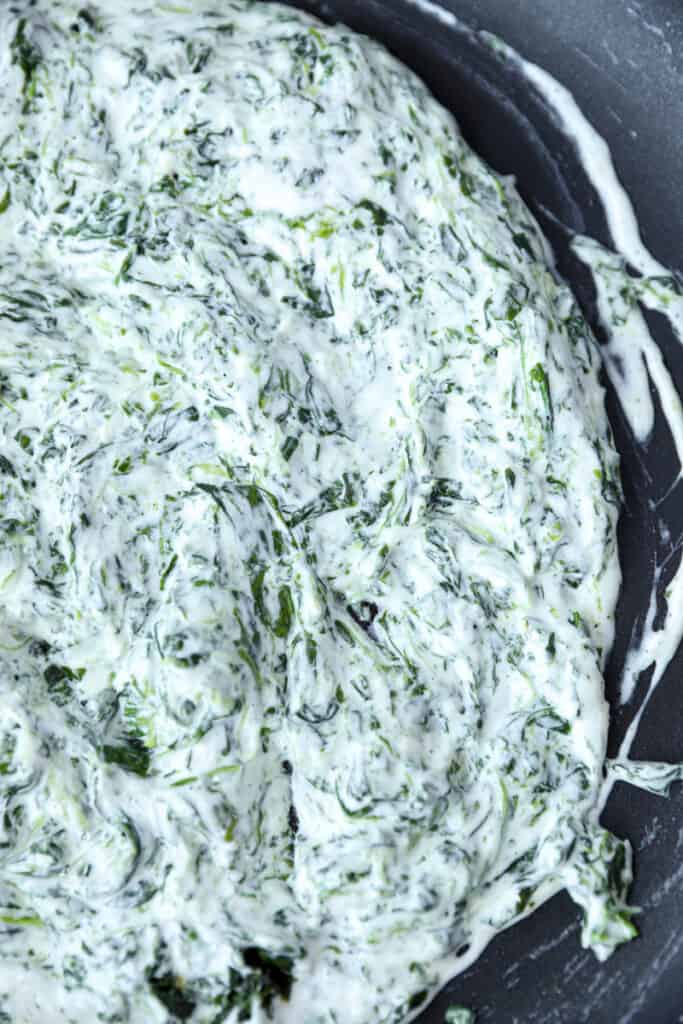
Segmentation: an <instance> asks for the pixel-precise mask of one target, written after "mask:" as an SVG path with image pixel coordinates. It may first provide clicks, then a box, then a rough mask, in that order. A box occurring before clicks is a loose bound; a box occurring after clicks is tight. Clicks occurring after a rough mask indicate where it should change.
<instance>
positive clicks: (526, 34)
mask: <svg viewBox="0 0 683 1024" xmlns="http://www.w3.org/2000/svg"><path fill="white" fill-rule="evenodd" d="M291 2H293V3H294V5H295V6H298V7H301V8H304V9H306V10H308V11H311V12H312V13H314V14H317V15H318V16H320V17H322V18H324V19H325V20H328V21H343V22H345V23H346V24H348V25H349V26H350V27H352V28H354V29H356V30H358V31H361V32H364V33H366V34H368V35H371V36H373V37H375V38H376V39H379V40H380V41H381V42H383V43H384V44H385V45H387V46H388V47H389V49H390V50H392V51H393V52H394V53H395V54H396V55H397V56H398V57H399V58H401V59H402V60H403V61H404V63H406V64H407V65H408V66H410V67H412V68H413V69H414V70H415V71H416V72H417V73H418V74H419V75H420V76H421V77H422V78H423V79H424V80H425V81H426V82H427V84H428V85H429V86H430V87H431V89H432V91H433V92H434V93H435V95H436V96H437V97H438V99H439V100H440V101H441V102H442V103H443V104H444V105H445V106H447V107H448V108H449V109H450V110H451V111H452V112H453V113H454V114H455V116H456V118H457V119H458V121H459V123H460V125H461V127H462V129H463V133H464V135H465V137H466V139H467V141H468V142H469V143H470V144H471V145H472V146H473V148H474V149H475V150H476V151H477V152H478V153H479V154H480V155H481V156H483V157H484V158H485V159H486V160H487V161H488V162H489V163H490V164H491V165H492V166H493V167H494V168H495V169H496V170H497V171H499V172H501V173H505V174H513V175H515V177H516V178H517V184H518V188H519V191H520V193H521V194H522V197H523V198H524V199H525V201H526V202H527V203H528V205H529V206H530V207H531V209H532V211H533V212H534V213H535V215H536V217H537V218H538V220H539V222H540V223H541V226H542V228H543V230H544V231H545V233H546V235H547V237H548V238H549V239H550V241H551V242H552V244H553V247H554V249H555V253H556V257H557V263H558V268H559V270H560V272H561V273H562V274H563V275H564V276H565V278H567V279H568V280H569V281H570V283H571V285H572V287H573V289H574V292H575V294H576V295H577V297H578V299H579V301H580V302H581V305H582V306H583V309H584V312H585V313H586V315H587V317H588V319H589V320H590V322H591V323H592V325H593V326H594V328H595V330H596V333H597V334H598V336H599V335H600V330H599V324H598V323H597V319H596V314H595V308H594V295H593V290H592V285H591V281H590V278H589V276H588V275H587V273H586V272H585V271H584V270H582V268H581V266H580V264H579V263H578V261H577V260H576V259H575V258H574V257H573V256H572V254H571V252H570V250H569V244H568V243H569V241H570V236H571V232H584V233H586V234H589V235H591V236H592V237H594V238H597V239H598V240H599V241H602V242H603V243H605V244H609V234H608V232H607V228H606V224H605V219H604V216H603V213H602V208H601V206H600V202H599V200H598V197H597V196H596V194H595V192H594V191H593V189H592V187H591V185H590V184H589V182H588V179H587V177H586V175H585V173H584V172H583V170H582V167H581V164H580V161H579V160H578V157H577V155H576V153H575V151H574V149H573V146H572V144H571V142H570V141H569V140H568V139H567V138H566V137H565V136H564V135H563V134H562V131H561V129H560V128H559V126H558V125H557V123H556V122H555V120H554V118H553V116H552V114H551V112H550V111H549V109H548V107H547V106H546V105H545V103H544V102H543V100H542V98H541V97H540V96H538V95H537V94H536V93H535V92H534V91H533V89H532V88H531V86H530V85H529V83H528V82H527V81H526V79H525V78H524V76H523V74H522V73H521V72H520V70H519V69H518V68H516V67H514V66H513V65H511V64H510V63H509V62H508V63H505V62H503V61H501V60H500V58H498V57H496V56H495V54H494V53H493V52H492V51H491V49H490V48H489V47H488V46H486V45H485V44H484V42H483V41H482V39H481V38H480V37H478V36H477V35H476V33H475V32H472V31H469V30H466V29H467V28H469V29H484V30H486V31H489V32H493V33H495V34H497V35H499V36H501V37H502V38H503V39H505V41H506V42H508V43H510V44H511V45H512V46H513V47H514V48H515V49H516V50H518V52H520V54H521V55H522V56H524V57H526V58H528V59H530V60H532V61H534V62H536V63H539V64H540V65H541V66H543V67H544V68H546V69H547V70H548V71H550V72H551V73H552V74H553V75H554V76H555V77H556V78H557V79H559V80H560V81H561V82H563V83H564V84H565V85H567V86H568V87H569V88H570V89H571V90H572V92H573V93H574V96H575V98H576V99H577V101H578V103H579V105H580V106H581V108H582V110H583V112H584V113H585V114H586V115H587V117H588V118H589V119H590V121H591V122H592V123H593V124H594V126H595V127H596V128H597V130H598V131H599V132H600V134H601V135H603V136H604V138H605V139H606V140H607V141H608V143H609V145H610V147H611V150H612V156H613V159H614V162H615V165H616V168H617V172H618V174H619V176H620V178H621V180H622V182H623V183H624V185H625V186H626V188H627V191H628V192H629V194H630V196H631V199H632V201H633V203H634V206H635V209H636V212H637V214H638V218H639V222H640V225H641V229H642V232H643V237H644V240H645V243H646V245H647V246H648V247H649V248H650V250H651V251H652V252H653V254H654V255H655V256H656V257H657V258H658V259H659V260H661V261H662V262H663V263H664V264H666V265H667V266H669V267H671V268H672V269H674V270H676V271H679V272H681V271H683V253H682V252H681V246H680V232H681V225H683V190H682V189H681V188H680V170H681V167H683V137H682V136H681V132H680V126H681V125H682V124H683V9H682V8H681V7H680V4H679V2H678V0H648V2H645V0H639V2H638V0H631V2H630V3H626V2H625V0H621V2H618V3H615V2H614V0H610V2H605V0H599V2H598V0H562V2H559V0H536V2H534V3H533V4H532V3H529V2H528V0H506V2H505V3H502V2H501V0H441V6H442V7H444V8H445V9H447V10H449V11H451V12H454V13H455V14H457V16H458V18H459V19H461V22H462V23H463V25H462V26H461V27H460V28H458V27H456V26H450V25H448V24H445V23H442V22H440V21H438V20H437V19H435V18H434V16H433V15H431V14H430V13H429V12H428V11H426V10H423V9H421V8H420V7H418V6H416V5H415V4H414V3H412V2H410V0H291ZM650 323H651V326H652V329H653V334H654V336H655V338H656V339H657V341H658V342H659V344H660V345H661V347H662V350H663V352H664V356H665V359H666V361H667V364H668V366H669V369H670V371H671V373H672V375H673V378H674V380H675V382H676V386H677V388H678V390H679V392H683V351H682V350H681V348H680V345H679V344H678V342H677V341H676V339H675V338H674V337H673V335H672V334H671V333H670V332H669V330H668V328H667V326H666V325H665V324H664V322H663V321H662V320H661V319H658V318H657V317H653V318H650ZM608 411H609V414H610V419H611V422H612V426H613V430H614V433H615V438H616V441H617V446H618V448H619V451H620V453H621V456H622V476H623V482H624V489H625V495H626V505H625V508H624V511H623V514H622V519H621V523H620V550H621V562H622V570H623V573H624V584H623V589H622V595H621V600H620V605H619V611H618V617H617V633H616V641H615V646H614V650H613V653H612V657H611V660H610V664H609V667H608V671H607V693H608V696H609V698H610V700H611V701H612V705H613V718H612V723H613V724H612V730H611V737H610V753H614V752H615V751H616V748H617V746H618V743H619V739H620V737H621V736H623V734H624V731H625V729H626V727H627V726H628V723H629V721H630V720H631V718H632V716H633V711H634V706H633V705H627V706H626V707H624V708H620V707H619V706H618V702H617V693H618V681H619V675H620V670H621V667H622V665H623V661H624V657H625V654H626V651H627V650H628V647H629V643H630V640H631V637H632V636H633V635H634V632H635V635H637V632H638V629H639V626H640V624H641V623H642V617H643V615H644V613H645V610H646V608H647V603H648V600H649V594H650V587H651V581H652V578H653V573H654V567H655V563H656V561H659V562H661V561H662V560H663V559H664V558H665V557H666V555H667V554H669V553H670V550H669V549H671V550H673V551H674V554H673V556H672V557H671V558H670V560H669V563H668V572H665V574H664V580H663V582H664V584H666V581H667V579H668V578H669V577H670V575H671V574H672V572H673V570H674V569H675V568H676V565H677V562H678V559H679V554H678V553H676V552H677V551H678V543H679V541H680V540H681V537H682V534H683V485H680V484H679V486H678V487H676V488H673V489H672V487H671V485H672V483H673V482H674V481H675V480H676V477H677V473H678V469H679V467H678V463H677V461H676V457H675V452H674V449H673V445H672V443H671V439H670V436H669V434H668V432H667V430H666V429H665V428H664V427H663V425H662V424H661V422H659V423H658V424H657V426H656V428H655V432H654V434H653V436H652V437H651V438H650V439H649V441H648V443H647V444H646V445H644V446H637V445H635V444H634V442H633V440H632V438H631V437H630V435H629V432H628V429H627V428H626V426H625V421H624V419H623V416H622V414H621V412H620V409H619V405H618V401H617V399H616V396H615V394H614V393H613V392H612V391H611V390H609V389H608ZM658 522H660V523H661V522H664V523H665V524H667V525H668V528H669V532H670V539H669V540H668V541H667V542H666V544H665V543H664V541H663V540H662V539H661V538H662V536H663V534H662V531H661V529H658ZM681 611H683V609H682V610H681ZM682 675H683V656H681V654H680V652H679V655H678V656H677V658H675V659H674V661H673V662H672V664H671V665H670V666H669V669H668V672H667V674H666V676H665V678H664V680H663V682H662V683H661V685H660V686H659V688H658V689H657V691H656V692H655V695H654V698H653V700H652V702H651V703H650V705H649V707H648V710H647V713H646V715H645V717H644V719H643V722H642V725H641V728H640V731H639V733H638V737H637V739H636V743H635V746H634V748H633V755H634V756H635V757H640V758H651V759H657V760H670V761H676V760H680V759H681V758H682V757H683V715H681V709H682V708H683V691H682V689H681V676H682ZM645 682H646V681H645V680H643V681H641V686H640V690H641V691H642V688H643V686H644V685H645ZM636 696H637V695H636ZM603 820H604V822H605V824H606V825H607V827H608V828H610V829H611V830H613V831H614V832H616V833H617V834H618V835H622V836H627V837H629V838H630V840H631V842H632V844H633V847H634V853H635V868H636V880H635V884H634V887H633V890H632V894H631V902H632V903H633V904H634V905H635V906H638V907H640V908H642V914H641V915H640V916H639V919H638V924H639V927H640V930H641V936H640V938H638V939H637V940H636V941H634V942H632V943H630V944H629V945H628V946H626V947H622V948H621V949H620V950H618V951H617V953H616V954H615V955H614V956H613V958H612V959H611V960H609V961H608V962H607V963H606V964H602V965H601V964H599V963H598V962H597V961H596V960H595V958H594V957H593V954H592V953H589V952H586V951H583V950H582V949H581V948H580V944H579V920H578V912H577V911H576V910H575V908H573V907H572V905H571V903H570V900H569V898H568V897H567V896H565V895H561V896H558V897H556V898H555V899H553V900H552V901H550V902H549V903H548V904H546V905H545V906H543V907H542V908H541V909H540V910H538V911H537V912H536V913H535V914H533V916H532V917H530V918H528V919H527V920H526V921H523V922H522V923H521V924H518V925H516V926H515V927H514V928H512V929H511V930H510V931H508V932H506V933H504V934H503V935H501V936H499V937H498V938H497V939H496V940H495V941H494V942H493V943H492V944H491V945H490V947H489V948H488V950H487V951H486V953H485V954H484V955H483V956H482V958H481V959H480V960H479V961H478V962H477V963H476V964H475V966H474V967H473V968H471V969H470V970H469V971H468V972H467V973H465V974H464V975H462V976H461V977H459V978H457V979H455V980H454V981H453V982H452V983H451V984H450V985H449V986H448V987H447V988H446V990H445V991H444V992H443V993H442V994H441V995H440V996H439V997H438V998H437V999H436V1000H435V1001H434V1003H433V1004H432V1005H431V1006H430V1007H429V1008H428V1009H427V1010H426V1011H425V1012H424V1013H423V1014H422V1016H421V1017H420V1018H419V1021H420V1024H437V1022H438V1024H441V1022H442V1021H443V1019H444V1013H445V1010H446V1008H447V1007H448V1006H450V1005H452V1004H453V1003H455V1004H463V1005H466V1006H469V1007H472V1008H473V1009H475V1010H476V1011H477V1022H478V1024H484V1022H487V1021H488V1022H493V1024H582V1022H588V1021H590V1022H591V1024H675V1022H677V1021H683V929H682V928H681V924H680V922H681V920H683V791H681V789H676V790H675V791H674V793H673V796H672V797H671V798H670V799H669V800H663V799H662V798H660V797H656V796H651V795H649V794H647V793H644V792H641V791H639V790H635V789H632V788H630V787H628V788H627V787H625V786H617V788H616V789H615V791H614V792H613V794H612V796H611V797H610V800H609V802H608V805H607V808H606V811H605V814H604V816H603Z"/></svg>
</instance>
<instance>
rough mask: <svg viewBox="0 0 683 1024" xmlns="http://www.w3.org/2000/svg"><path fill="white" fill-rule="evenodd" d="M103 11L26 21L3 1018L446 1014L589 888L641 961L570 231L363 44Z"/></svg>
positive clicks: (11, 496) (6, 67) (243, 13)
mask: <svg viewBox="0 0 683 1024" xmlns="http://www.w3.org/2000/svg"><path fill="white" fill-rule="evenodd" d="M19 6H21V5H19ZM81 11H82V7H81V5H80V4H75V3H74V4H72V3H71V2H64V3H48V2H47V0H43V2H41V3H38V4H37V5H36V6H29V5H25V10H23V14H22V13H19V14H16V13H15V14H11V13H10V12H9V10H7V11H5V12H3V14H2V16H1V17H0V84H1V85H2V88H1V89H0V108H1V112H2V120H3V124H4V125H5V126H6V128H5V131H6V137H5V140H4V142H3V144H2V149H1V151H0V157H1V159H2V182H3V188H4V198H3V194H2V190H1V189H0V209H1V210H2V212H1V213H0V236H1V238H2V244H3V256H4V259H3V263H2V267H1V268H0V303H1V306H0V312H1V313H2V323H3V336H2V342H1V343H0V371H1V372H2V374H3V376H2V383H3V390H2V394H1V397H2V405H1V406H0V439H1V440H0V443H1V452H2V454H3V459H4V460H5V461H4V462H3V463H2V464H1V466H0V468H1V469H2V472H3V482H2V487H3V489H2V501H3V509H2V516H3V518H2V523H3V528H4V529H5V536H6V541H5V543H4V544H3V547H2V550H1V551H0V558H1V559H2V565H1V567H0V570H1V571H0V581H1V583H2V586H3V607H2V611H1V612H0V643H2V665H3V673H2V677H1V679H0V700H1V701H2V708H3V718H2V730H3V732H2V748H1V750H2V754H1V755H0V765H2V773H1V774H0V786H2V790H1V792H2V797H3V800H4V801H5V810H6V812H7V813H6V815H5V818H4V824H3V828H4V830H5V831H4V833H3V847H2V849H0V864H1V865H2V868H1V873H0V903H1V905H2V912H1V913H0V922H1V926H2V928H3V930H4V934H3V943H4V950H5V952H4V957H3V960H2V962H1V963H0V995H1V997H2V1000H4V1003H2V1005H3V1008H4V1006H7V1008H8V1013H9V1014H10V1019H12V1020H17V1021H22V1022H24V1021H25V1022H27V1024H34V1022H38V1021H40V1024H49V1022H50V1021H55V1022H56V1021H60V1022H61V1021H74V1022H79V1024H81V1022H83V1021H85V1020H91V1019H94V1017H95V1015H96V1014H98V1013H99V1014H103V1015H104V1016H103V1017H102V1019H110V1020H112V1021H113V1020H119V1021H122V1022H131V1024H138V1022H143V1021H144V1022H145V1024H147V1022H155V1021H158V1022H160V1024H161V1022H165V1021H168V1020H171V1019H173V1018H172V1016H171V1010H172V1008H173V1007H175V1009H176V1011H177V1016H179V1017H184V1018H185V1019H190V1020H192V1021H196V1022H200V1021H201V1022H205V1021H206V1022H217V1021H218V1020H221V1021H228V1022H229V1024H234V1022H235V1021H237V1020H241V1019H251V1020H252V1021H261V1020H263V1019H265V1015H266V1008H264V1007H267V1006H270V1008H271V1009H272V1011H273V1013H274V1017H275V1020H276V1021H277V1022H278V1024H289V1022H292V1024H294V1022H296V1024H338V1022H341V1021H342V1020H343V1021H344V1024H380V1022H387V1024H388V1022H398V1021H405V1020H407V1019H408V1018H410V1017H411V1016H412V1015H413V1014H414V1013H417V1012H419V1010H420V1008H421V1007H422V1006H423V1005H424V1002H425V1000H426V998H427V994H428V993H430V992H432V991H433V990H434V989H435V988H437V987H438V986H439V985H441V984H442V983H443V982H444V981H445V980H446V978H448V977H450V976H452V975H453V974H454V973H457V972H458V971H459V970H462V969H463V968H464V967H465V966H467V965H468V964H469V963H471V962H472V961H473V960H474V959H475V958H476V956H477V955H478V954H479V952H480V951H481V950H482V949H483V947H484V946H485V945H486V943H487V942H488V941H489V939H490V938H491V937H492V936H493V935H495V934H496V932H498V931H499V930H501V929H502V928H504V927H507V926H508V925H509V924H511V923H512V922H514V921H515V920H517V919H519V917H521V916H523V915H524V914H527V913H529V912H531V910H532V909H533V908H534V907H535V906H537V905H538V904H539V903H540V902H542V901H543V900H544V899H546V898H547V897H549V896H550V895H552V894H553V893H554V892H556V891H558V890H559V889H561V888H567V889H568V890H569V892H570V893H571V895H572V897H573V898H574V899H575V900H576V901H577V902H578V903H579V904H580V905H581V906H582V908H583V911H584V915H585V920H584V929H583V941H584V943H585V944H586V945H590V946H591V947H592V948H593V949H594V950H595V952H596V954H597V955H598V956H601V957H604V956H606V955H608V954H609V952H610V951H611V950H612V949H613V948H614V946H615V944H617V943H618V942H620V941H624V940H625V939H627V938H629V937H630V936H631V935H632V934H633V928H632V925H631V924H630V921H629V913H628V910H627V908H626V907H625V905H624V903H623V900H624V896H625V891H626V888H627V886H628V883H629V881H630V850H629V847H628V844H625V843H622V842H621V841H619V840H617V839H615V838H614V837H612V836H610V835H609V834H608V833H606V832H605V831H604V830H602V829H601V827H600V825H599V822H598V813H599V809H600V800H601V795H602V789H603V764H604V757H605V743H606V732H607V708H606V705H605V702H604V698H603V693H602V677H601V671H602V667H603V665H604V661H605V658H606V656H607V653H608V650H609V647H610V645H611V639H612V629H613V622H612V619H613V610H614V606H615V602H616V597H617V593H618V586H619V570H618V561H617V556H616V542H615V527H616V519H617V513H618V471H617V458H616V453H615V452H614V449H613V445H612V442H611V437H610V433H609V427H608V424H607V420H606V416H605V411H604V404H603V400H604V396H603V391H602V388H601V387H600V384H599V381H598V369H599V355H598V352H597V349H596V347H595V344H594V342H593V339H592V338H591V335H590V331H589V330H588V328H587V326H586V324H585V323H584V321H583V319H582V317H581V315H580V313H579V311H578V309H577V307H576V305H575V303H574V300H573V298H572V296H571V294H570V292H569V290H568V289H567V288H566V287H565V286H564V285H562V284H561V283H558V282H557V281H556V279H555V278H554V276H553V275H552V273H551V272H550V269H549V265H548V262H547V259H546V254H545V243H544V240H543V239H542V237H541V236H540V233H539V231H538V229H537V227H536V225H535V223H534V221H533V218H532V217H531V216H530V214H529V213H528V211H527V210H526V208H525V207H524V205H523V204H522V203H521V201H520V200H519V197H518V196H517V194H516V193H515V191H514V189H513V188H512V186H511V185H510V184H509V183H508V182H504V181H502V180H501V179H499V178H497V177H496V175H494V174H493V173H492V172H491V171H490V170H489V169H488V168H487V167H486V166H485V165H484V164H483V163H482V162H481V161H480V160H478V158H477V157H476V156H475V155H474V154H473V153H472V152H471V151H470V150H469V148H468V147H467V146H466V144H465V143H464V142H463V140H462V138H461V136H460V134H459V132H458V130H457V127H456V126H455V124H454V122H453V119H452V118H451V117H450V116H449V115H448V114H447V113H446V112H445V111H443V110H442V109H441V108H440V107H439V106H438V104H436V103H435V101H434V100H433V99H432V98H431V97H430V96H429V94H428V93H427V91H426V89H425V88H424V86H422V85H421V84H420V83H419V82H418V80H417V79H416V78H415V77H414V76H413V75H412V74H410V73H409V72H408V71H407V70H406V69H404V68H403V67H401V65H399V64H398V63H397V62H396V61H395V60H394V59H393V58H391V57H389V56H388V55H387V54H386V53H385V51H384V50H383V49H382V48H381V47H379V46H377V45H376V44H374V43H372V42H370V41H368V40H364V39H360V38H359V37H357V36H354V35H353V34H352V33H350V32H349V31H348V30H346V29H343V28H329V27H326V26H322V25H319V24H318V23H316V22H313V21H312V20H311V19H310V18H307V17H306V16H304V15H301V14H298V13H296V12H293V11H292V10H289V9H286V8H279V7H276V6H272V5H269V4H265V3H257V4H250V3H244V2H231V3H229V4H224V5H222V6H221V7H220V8H219V9H218V11H219V14H220V16H218V14H217V10H216V9H214V8H213V7H212V6H211V4H209V3H208V2H207V3H204V2H202V3H193V4H192V5H191V7H190V6H187V7H186V6H184V5H182V4H174V5H171V4H161V3H160V4H157V5H156V6H154V5H146V4H145V5H143V4H132V3H131V2H130V0H126V2H125V3H119V4H117V5H116V8H115V12H113V11H111V10H109V9H106V10H105V9H104V8H101V9H100V8H97V7H93V8H92V9H88V10H86V13H85V16H84V15H83V14H82V13H80V12H81ZM89 12H90V13H89ZM648 365H649V363H648ZM653 365H654V364H653ZM657 771H659V769H657V768H650V769H649V775H647V779H645V781H647V782H648V784H649V785H650V786H651V787H653V786H663V785H664V784H665V781H666V780H664V779H663V777H662V774H661V771H660V774H659V775H658V774H657ZM645 773H646V769H645V768H643V769H642V774H643V776H644V775H645ZM641 781H642V780H641ZM615 879H616V884H615ZM291 979H293V987H292V989H291V994H290V998H289V1001H288V1002H287V1001H282V1000H281V999H280V998H279V995H280V994H282V993H283V992H284V990H285V989H287V988H289V983H290V980H291ZM107 1015H109V1016H107Z"/></svg>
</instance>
